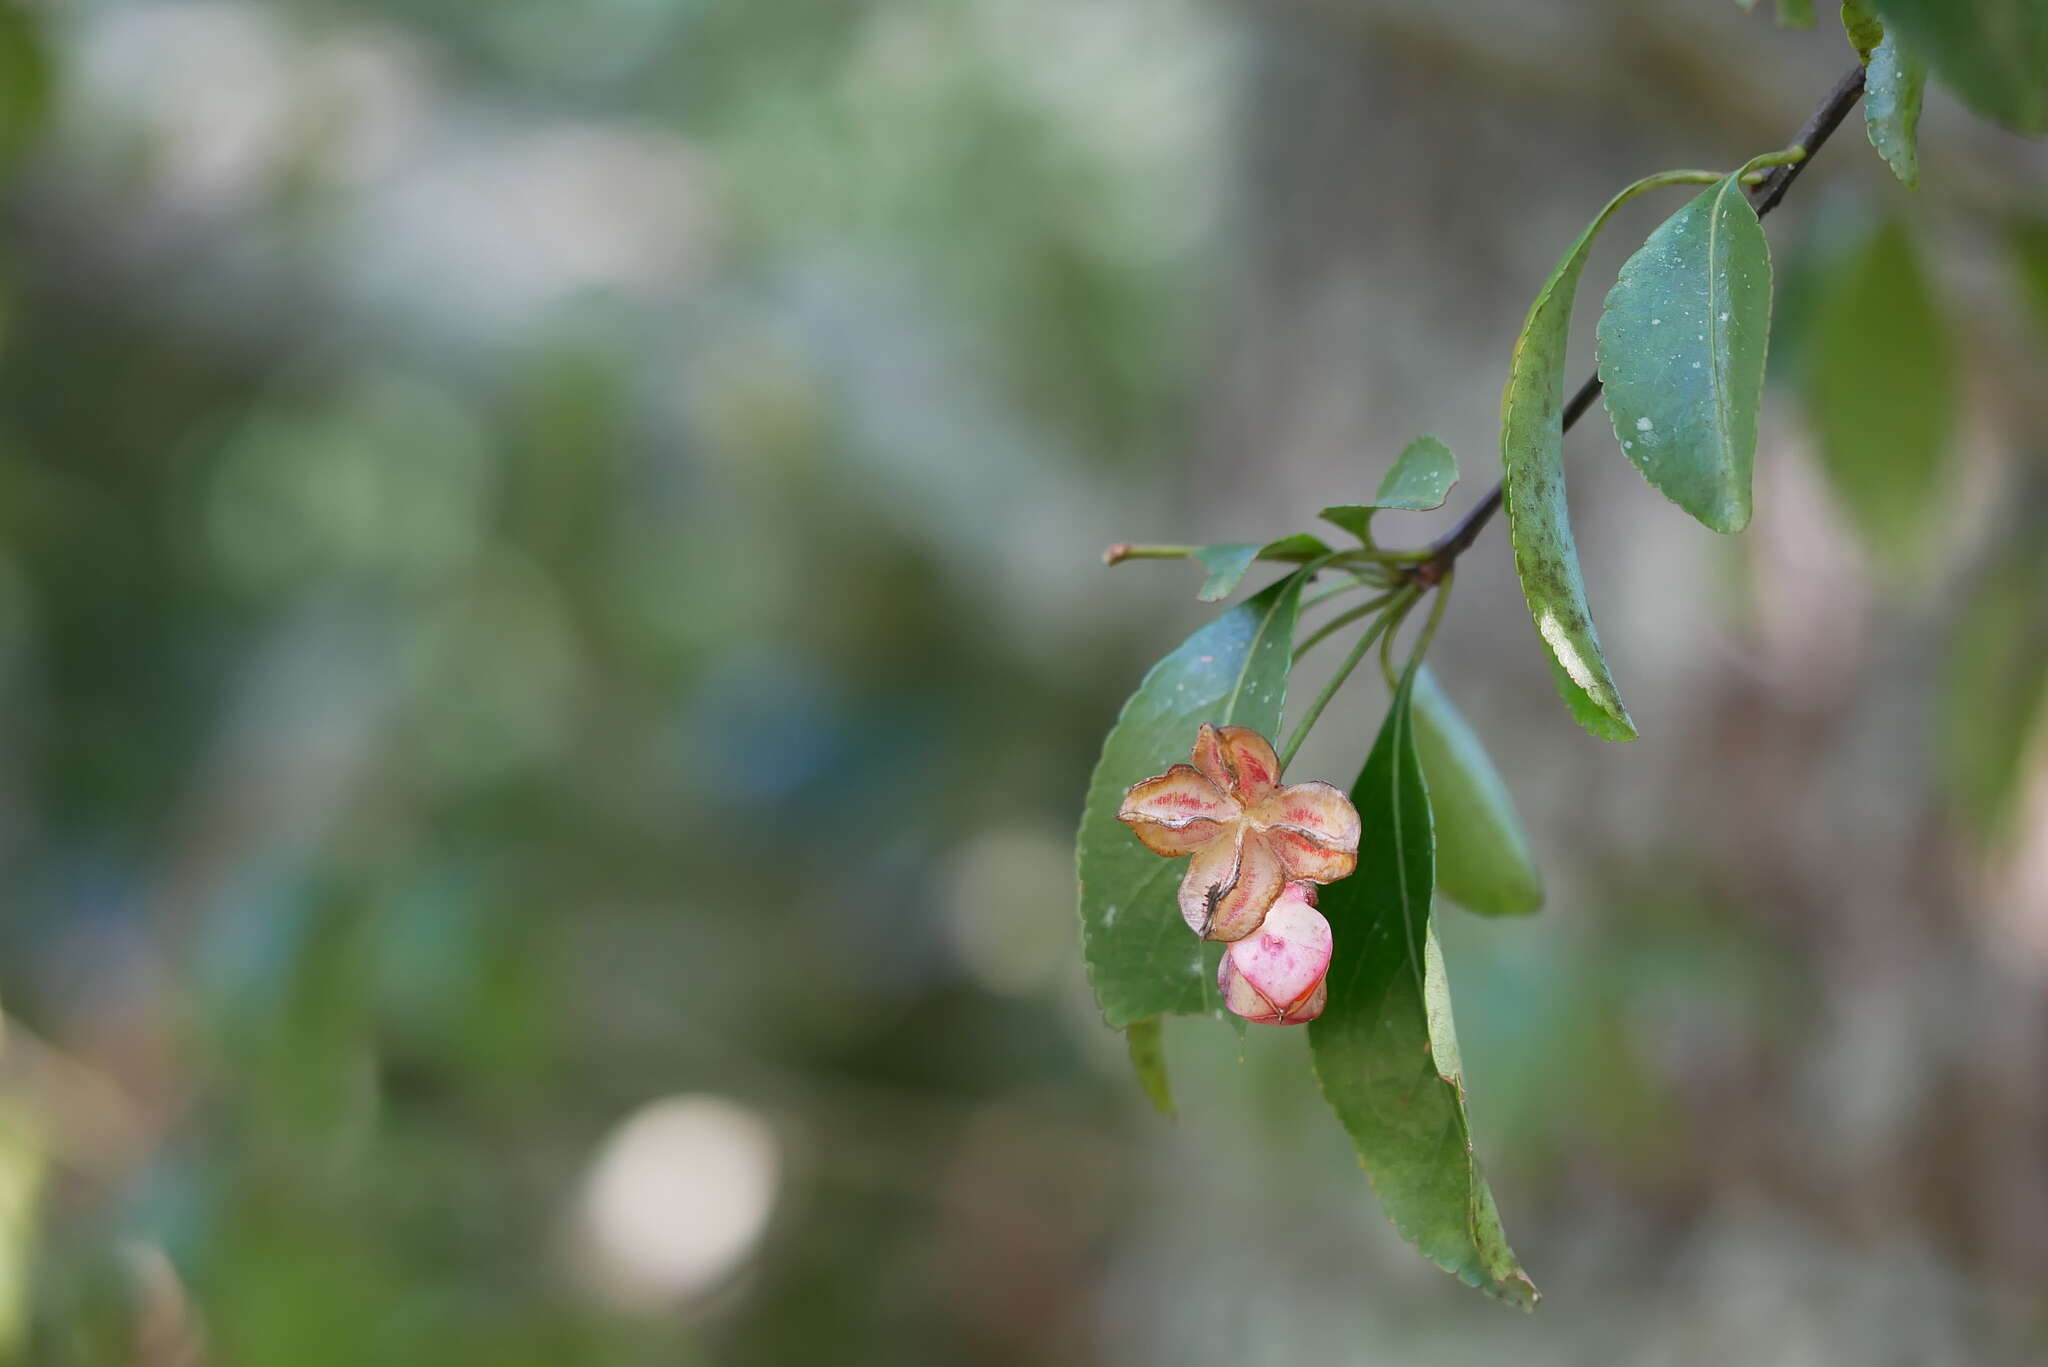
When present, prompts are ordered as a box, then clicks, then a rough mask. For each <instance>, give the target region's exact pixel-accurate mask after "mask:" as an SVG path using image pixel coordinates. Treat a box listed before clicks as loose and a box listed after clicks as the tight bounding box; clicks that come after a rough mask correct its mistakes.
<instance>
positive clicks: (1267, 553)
mask: <svg viewBox="0 0 2048 1367" xmlns="http://www.w3.org/2000/svg"><path fill="white" fill-rule="evenodd" d="M1189 554H1190V555H1192V556H1193V558H1194V559H1195V560H1196V561H1197V562H1199V563H1200V564H1201V566H1202V568H1203V569H1205V570H1207V571H1209V577H1208V578H1207V579H1205V580H1203V581H1202V588H1201V591H1200V592H1198V593H1197V594H1196V595H1195V597H1196V599H1197V600H1199V601H1200V602H1204V603H1217V602H1221V601H1222V600H1223V599H1225V598H1228V597H1229V596H1230V595H1231V594H1232V593H1234V592H1236V591H1237V586H1238V584H1240V583H1241V582H1243V580H1244V576H1245V571H1247V570H1249V569H1250V568H1251V567H1252V562H1253V561H1256V560H1280V561H1293V562H1295V563H1297V564H1300V563H1305V562H1307V561H1310V560H1314V559H1315V558H1316V557H1318V556H1324V555H1328V554H1330V548H1329V547H1328V546H1326V545H1324V544H1323V542H1322V540H1321V539H1320V538H1317V537H1313V536H1310V535H1309V534H1308V533H1307V532H1296V533H1295V534H1294V535H1292V536H1283V537H1281V538H1280V539H1279V540H1278V541H1268V542H1267V543H1266V544H1265V545H1263V546H1255V545H1253V544H1252V543H1251V542H1249V541H1229V542H1224V543H1222V544H1220V545H1215V546H1197V547H1195V549H1194V550H1193V551H1191V552H1190V553H1189Z"/></svg>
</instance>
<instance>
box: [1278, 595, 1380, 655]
mask: <svg viewBox="0 0 2048 1367" xmlns="http://www.w3.org/2000/svg"><path fill="white" fill-rule="evenodd" d="M1394 597H1395V595H1394V594H1391V593H1383V594H1381V595H1380V596H1379V597H1377V598H1373V599H1370V600H1368V601H1366V602H1363V603H1360V604H1359V605H1358V606H1357V607H1355V608H1351V609H1349V610H1348V611H1345V612H1340V613H1338V614H1337V615H1336V616H1335V617H1332V618H1331V619H1330V620H1329V621H1327V622H1325V623H1323V624H1322V625H1321V626H1320V627H1317V628H1316V630H1315V631H1314V632H1313V633H1312V634H1310V636H1309V638H1308V639H1307V640H1305V641H1303V642H1302V643H1301V644H1300V645H1298V646H1296V647H1295V648H1294V658H1295V659H1297V660H1299V659H1300V658H1301V657H1302V656H1304V655H1306V654H1308V652H1309V650H1310V648H1311V647H1314V646H1317V645H1320V644H1322V643H1323V641H1324V640H1326V639H1327V638H1328V637H1330V636H1332V635H1334V634H1335V633H1337V632H1339V631H1341V630H1343V629H1344V628H1345V627H1347V626H1349V625H1351V624H1352V623H1353V622H1355V621H1357V620H1358V619H1359V618H1361V617H1365V616H1368V615H1370V614H1371V613H1375V612H1378V611H1379V610H1380V609H1381V608H1383V607H1385V606H1386V605H1387V604H1389V603H1391V602H1393V601H1394Z"/></svg>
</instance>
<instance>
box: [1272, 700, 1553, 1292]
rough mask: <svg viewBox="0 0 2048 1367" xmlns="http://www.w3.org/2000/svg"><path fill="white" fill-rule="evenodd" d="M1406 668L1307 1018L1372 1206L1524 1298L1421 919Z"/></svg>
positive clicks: (1426, 917) (1487, 1283)
mask: <svg viewBox="0 0 2048 1367" xmlns="http://www.w3.org/2000/svg"><path fill="white" fill-rule="evenodd" d="M1414 683H1415V671H1414V670H1413V669H1411V670H1410V671H1409V672H1408V673H1407V674H1406V675H1405V676H1403V678H1402V680H1401V683H1400V685H1399V686H1398V687H1397V688H1396V689H1395V691H1394V700H1393V705H1392V706H1391V707H1389V708H1388V709H1387V719H1386V721H1385V723H1384V724H1383V725H1382V726H1381V728H1380V734H1379V740H1378V741H1377V742H1376V743H1375V744H1374V745H1373V748H1372V754H1371V756H1370V757H1368V758H1367V760H1366V762H1365V769H1364V772H1362V773H1361V774H1360V775H1359V778H1358V786H1357V787H1356V788H1355V789H1354V790H1353V792H1352V795H1351V800H1352V801H1353V802H1354V803H1355V804H1356V805H1357V807H1358V812H1359V816H1360V818H1361V820H1362V821H1363V823H1364V838H1363V840H1362V841H1361V842H1360V848H1359V859H1358V868H1359V871H1358V872H1357V873H1356V874H1353V875H1352V876H1351V877H1349V878H1347V879H1345V880H1344V881H1342V882H1340V883H1335V884H1332V885H1331V886H1330V887H1328V888H1326V889H1324V891H1323V895H1322V897H1321V899H1320V900H1321V909H1322V912H1323V915H1324V916H1325V917H1327V918H1328V919H1329V922H1330V928H1331V931H1332V933H1333V935H1334V938H1335V953H1334V954H1333V956H1332V958H1331V961H1330V975H1329V992H1330V996H1329V1004H1328V1005H1327V1006H1325V1007H1324V1008H1323V1014H1322V1015H1321V1016H1320V1017H1318V1018H1317V1019H1316V1020H1315V1021H1313V1022H1311V1023H1310V1025H1309V1028H1308V1033H1309V1048H1310V1051H1311V1053H1312V1055H1313V1057H1314V1059H1315V1068H1316V1076H1317V1078H1318V1079H1319V1080H1320V1081H1321V1083H1322V1088H1323V1096H1324V1097H1325V1098H1326V1099H1327V1100H1328V1101H1329V1103H1330V1106H1331V1108H1332V1109H1333V1110H1335V1111H1336V1112H1337V1118H1338V1119H1339V1120H1340V1121H1342V1122H1343V1125H1344V1129H1345V1132H1346V1133H1348V1134H1349V1135H1350V1136H1351V1141H1352V1143H1353V1145H1354V1146H1356V1148H1357V1150H1358V1160H1359V1162H1360V1164H1361V1165H1362V1166H1363V1167H1364V1168H1365V1171H1366V1173H1367V1175H1368V1176H1369V1177H1370V1178H1371V1179H1372V1184H1373V1189H1374V1190H1375V1191H1376V1192H1377V1193H1378V1194H1379V1198H1380V1204H1381V1205H1382V1206H1383V1207H1384V1208H1385V1209H1386V1212H1387V1216H1388V1218H1389V1219H1391V1220H1392V1221H1393V1222H1394V1225H1395V1227H1396V1228H1398V1229H1399V1230H1400V1231H1401V1233H1402V1234H1403V1235H1404V1236H1405V1237H1406V1238H1408V1239H1409V1240H1410V1241H1411V1242H1413V1243H1414V1244H1415V1246H1416V1247H1417V1248H1418V1249H1420V1250H1421V1252H1422V1254H1423V1256H1425V1257H1427V1258H1428V1259H1429V1260H1430V1261H1432V1262H1434V1263H1436V1264H1437V1265H1438V1266H1439V1267H1441V1268H1443V1269H1444V1270H1446V1271H1448V1272H1450V1273H1452V1274H1454V1275H1455V1276H1457V1277H1459V1278H1460V1279H1462V1280H1464V1281H1465V1282H1467V1283H1469V1284H1471V1285H1473V1286H1476V1287H1478V1288H1480V1289H1481V1290H1483V1291H1485V1292H1486V1293H1487V1294H1489V1295H1492V1296H1497V1297H1499V1298H1500V1299H1502V1300H1505V1301H1509V1302H1511V1303H1513V1304H1516V1305H1520V1306H1522V1307H1524V1308H1529V1307H1532V1306H1534V1305H1535V1303H1536V1300H1537V1292H1536V1288H1535V1287H1534V1286H1533V1285H1531V1284H1530V1281H1529V1278H1528V1276H1527V1275H1526V1274H1525V1273H1524V1272H1523V1271H1522V1269H1521V1267H1520V1265H1519V1264H1517V1262H1516V1261H1515V1255H1514V1253H1513V1251H1512V1250H1511V1249H1509V1247H1508V1243H1507V1238H1506V1236H1505V1235H1504V1234H1503V1233H1502V1232H1501V1226H1500V1215H1499V1212H1498V1211H1497V1210H1496V1209H1495V1208H1494V1203H1493V1194H1492V1192H1491V1191H1489V1190H1488V1189H1487V1186H1486V1182H1485V1179H1484V1178H1483V1177H1482V1176H1481V1175H1480V1171H1479V1163H1478V1160H1477V1158H1475V1157H1474V1155H1473V1151H1472V1133H1471V1124H1470V1121H1469V1119H1468V1118H1467V1116H1466V1113H1465V1083H1464V1070H1463V1067H1462V1065H1461V1063H1460V1061H1459V1057H1458V1041H1457V1032H1456V1030H1455V1029H1454V1028H1453V1026H1452V1023H1451V1001H1450V990H1449V986H1448V984H1447V982H1446V980H1445V977H1444V972H1443V956H1442V954H1441V952H1440V951H1439V950H1438V948H1437V943H1436V935H1435V933H1434V931H1433V930H1432V929H1431V927H1430V891H1431V885H1432V883H1433V882H1434V879H1435V856H1434V850H1433V843H1434V842H1433V840H1432V838H1431V833H1430V814H1429V790H1428V788H1427V787H1426V786H1425V783H1424V781H1423V777H1422V770H1421V767H1420V765H1419V763H1418V761H1417V758H1416V753H1415V742H1414V728H1413V725H1412V721H1411V717H1410V713H1409V708H1410V699H1411V696H1412V692H1413V688H1414Z"/></svg>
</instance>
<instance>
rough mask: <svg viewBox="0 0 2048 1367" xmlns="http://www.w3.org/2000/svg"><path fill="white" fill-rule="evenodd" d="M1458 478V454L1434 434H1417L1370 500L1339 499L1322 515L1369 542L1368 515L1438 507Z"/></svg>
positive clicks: (1383, 477) (1369, 519) (1369, 520)
mask: <svg viewBox="0 0 2048 1367" xmlns="http://www.w3.org/2000/svg"><path fill="white" fill-rule="evenodd" d="M1457 482H1458V458H1457V456H1456V455H1454V454H1453V453H1452V451H1451V448H1450V447H1448V446H1446V445H1444V443H1443V442H1442V440H1441V439H1439V438H1437V437H1428V436H1424V437H1417V438H1416V439H1415V440H1414V441H1411V442H1409V443H1408V446H1407V449H1405V450H1404V451H1402V452H1401V455H1400V458H1399V459H1397V460H1396V461H1395V462H1394V463H1393V465H1392V466H1390V467H1388V469H1387V473H1386V474H1385V475H1383V476H1382V477H1381V478H1380V487H1379V489H1378V490H1377V491H1376V492H1375V493H1374V494H1373V501H1372V502H1370V503H1340V504H1337V505H1336V506H1334V507H1329V508H1325V509H1323V511H1322V514H1321V516H1322V518H1323V520H1324V521H1325V522H1331V523H1335V524H1336V525H1337V526H1339V527H1342V528H1343V529H1344V530H1345V531H1347V532H1350V533H1351V534H1352V535H1353V536H1355V537H1357V538H1358V539H1359V540H1361V541H1363V542H1365V543H1367V544H1368V545H1370V544H1371V542H1372V530H1371V524H1372V515H1373V514H1374V513H1375V512H1378V511H1379V510H1380V509H1382V508H1393V509H1400V510H1402V511H1405V512H1426V511H1427V510H1429V509H1431V508H1441V507H1443V506H1444V500H1445V499H1446V498H1448V497H1450V493H1451V486H1452V485H1454V484H1456V483H1457Z"/></svg>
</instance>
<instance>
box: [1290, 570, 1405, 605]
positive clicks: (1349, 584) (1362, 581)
mask: <svg viewBox="0 0 2048 1367" xmlns="http://www.w3.org/2000/svg"><path fill="white" fill-rule="evenodd" d="M1385 587H1387V585H1386V581H1385V580H1383V579H1368V578H1366V577H1365V576H1364V575H1363V574H1354V575H1353V576H1352V577H1351V578H1349V579H1347V580H1345V581H1344V582H1343V583H1341V584H1336V585H1333V586H1332V587H1330V588H1327V589H1324V590H1323V591H1322V592H1321V593H1318V594H1315V595H1314V596H1312V597H1308V598H1304V599H1302V600H1301V610H1302V611H1303V612H1307V611H1308V610H1309V609H1310V608H1313V607H1318V606H1320V605H1322V604H1324V603H1327V602H1329V601H1330V600H1331V599H1332V598H1335V597H1337V596H1338V595H1340V594H1345V593H1351V592H1353V591H1355V590H1357V589H1377V588H1385Z"/></svg>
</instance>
